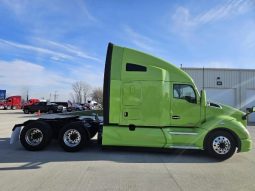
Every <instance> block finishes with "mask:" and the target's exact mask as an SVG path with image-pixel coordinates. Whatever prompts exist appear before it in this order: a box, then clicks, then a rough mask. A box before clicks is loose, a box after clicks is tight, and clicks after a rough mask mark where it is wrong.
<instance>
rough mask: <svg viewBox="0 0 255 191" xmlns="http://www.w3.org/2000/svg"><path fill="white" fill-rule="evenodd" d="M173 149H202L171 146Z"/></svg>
mask: <svg viewBox="0 0 255 191" xmlns="http://www.w3.org/2000/svg"><path fill="white" fill-rule="evenodd" d="M170 148H171V149H200V148H199V147H195V146H170Z"/></svg>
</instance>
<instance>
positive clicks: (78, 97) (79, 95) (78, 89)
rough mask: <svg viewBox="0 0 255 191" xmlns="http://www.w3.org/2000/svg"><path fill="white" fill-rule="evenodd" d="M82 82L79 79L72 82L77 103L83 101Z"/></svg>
mask: <svg viewBox="0 0 255 191" xmlns="http://www.w3.org/2000/svg"><path fill="white" fill-rule="evenodd" d="M82 84H83V83H82V82H81V81H78V82H75V83H73V84H72V88H73V91H74V97H75V101H76V102H77V103H81V102H82V89H83V88H82Z"/></svg>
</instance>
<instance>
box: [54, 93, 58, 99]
mask: <svg viewBox="0 0 255 191" xmlns="http://www.w3.org/2000/svg"><path fill="white" fill-rule="evenodd" d="M57 97H58V94H57V91H55V93H54V101H56V100H57Z"/></svg>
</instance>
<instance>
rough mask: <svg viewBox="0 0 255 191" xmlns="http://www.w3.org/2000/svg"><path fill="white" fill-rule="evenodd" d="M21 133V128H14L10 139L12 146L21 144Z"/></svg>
mask: <svg viewBox="0 0 255 191" xmlns="http://www.w3.org/2000/svg"><path fill="white" fill-rule="evenodd" d="M20 131H21V126H16V127H14V128H13V130H12V134H11V138H10V144H14V143H17V142H19V135H20Z"/></svg>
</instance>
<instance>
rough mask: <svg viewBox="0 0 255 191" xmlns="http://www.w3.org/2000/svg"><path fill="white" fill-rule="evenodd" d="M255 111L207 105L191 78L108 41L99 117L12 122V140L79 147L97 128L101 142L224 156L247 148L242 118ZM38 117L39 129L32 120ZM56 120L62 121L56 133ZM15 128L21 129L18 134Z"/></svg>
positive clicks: (37, 147) (30, 146) (37, 145)
mask: <svg viewBox="0 0 255 191" xmlns="http://www.w3.org/2000/svg"><path fill="white" fill-rule="evenodd" d="M254 111H255V107H254V108H251V109H250V110H249V112H248V113H246V114H245V113H244V112H242V111H239V110H237V109H234V108H232V107H228V106H225V105H219V104H216V103H209V102H207V101H206V94H205V91H203V90H202V91H201V92H199V91H198V90H197V88H196V86H195V84H194V82H193V80H192V78H191V77H190V76H189V75H188V74H187V73H185V72H184V71H182V70H181V69H179V68H177V67H175V66H174V65H172V64H170V63H167V62H166V61H164V60H161V59H159V58H156V57H154V56H151V55H148V54H145V53H142V52H139V51H136V50H133V49H129V48H124V47H120V46H116V45H113V44H111V43H109V45H108V49H107V55H106V63H105V72H104V91H103V121H102V120H98V119H95V120H92V121H91V120H90V121H88V120H83V119H80V118H70V119H69V120H68V119H65V117H61V118H59V117H55V118H54V119H51V120H49V119H38V120H35V121H31V120H30V121H29V122H25V123H24V124H18V125H16V126H15V127H14V128H13V135H12V138H13V139H14V137H15V135H16V137H17V135H19V138H20V141H21V143H22V144H23V146H24V147H25V148H26V149H28V150H40V149H43V148H44V147H45V146H47V144H48V142H49V140H50V139H51V137H52V135H53V134H54V136H55V138H58V140H59V143H60V145H61V146H62V147H63V148H64V149H65V150H66V151H77V150H80V149H81V148H82V147H83V146H84V145H86V142H87V141H88V140H90V139H91V138H92V135H94V134H95V133H96V132H98V142H99V143H100V144H101V145H102V146H131V147H154V148H166V149H169V148H180V149H201V150H205V151H207V152H208V153H209V154H210V155H212V156H213V157H216V158H219V159H222V160H224V159H227V158H229V157H231V156H232V155H233V154H234V153H235V152H236V150H237V151H238V152H245V151H249V150H251V147H252V141H251V138H250V135H249V132H248V131H247V129H246V126H247V119H246V118H247V115H249V114H250V113H251V112H254ZM67 118H68V117H67ZM38 121H39V122H40V125H39V126H40V127H38V128H37V125H34V123H38ZM52 121H53V122H52ZM54 124H61V125H57V126H58V128H57V129H58V130H57V131H56V130H54V129H56V128H54ZM18 127H22V130H21V133H19V131H20V129H21V128H18ZM43 127H46V128H43ZM45 129H47V131H46V130H45ZM90 131H92V133H91V132H90ZM45 133H46V134H45ZM13 139H11V140H13ZM45 139H47V140H45ZM42 143H44V144H42ZM41 145H42V146H41Z"/></svg>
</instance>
